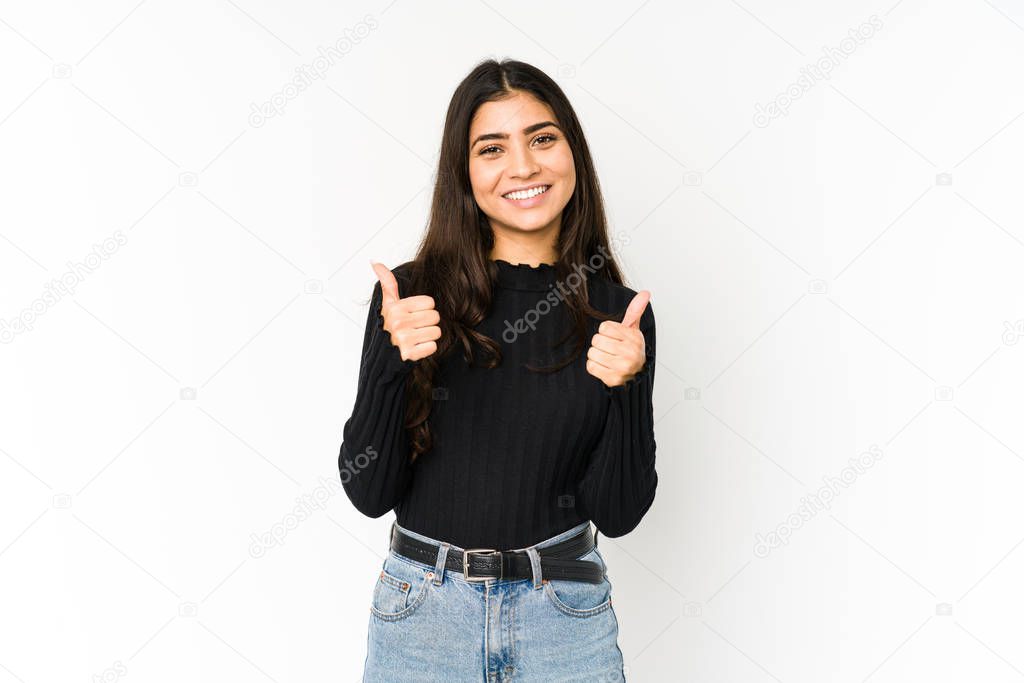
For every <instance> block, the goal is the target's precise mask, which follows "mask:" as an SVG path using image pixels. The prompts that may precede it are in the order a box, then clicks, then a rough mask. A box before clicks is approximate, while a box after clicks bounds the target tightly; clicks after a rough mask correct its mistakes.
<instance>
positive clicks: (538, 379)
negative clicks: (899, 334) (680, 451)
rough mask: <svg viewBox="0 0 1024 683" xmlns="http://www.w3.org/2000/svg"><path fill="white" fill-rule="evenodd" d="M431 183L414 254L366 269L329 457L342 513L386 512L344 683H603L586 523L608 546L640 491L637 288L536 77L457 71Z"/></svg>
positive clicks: (606, 612) (648, 441)
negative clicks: (356, 338)
mask: <svg viewBox="0 0 1024 683" xmlns="http://www.w3.org/2000/svg"><path fill="white" fill-rule="evenodd" d="M437 177H438V182H437V184H436V187H435V189H434V196H433V206H432V208H431V215H430V222H429V225H428V228H427V232H426V235H425V237H424V239H423V242H422V244H421V246H420V248H419V251H418V253H417V254H416V258H415V259H414V260H412V261H409V262H406V263H404V264H402V265H400V266H398V267H396V268H395V269H394V271H393V272H392V271H390V270H388V269H387V268H386V267H384V266H383V265H382V264H376V263H375V264H373V268H374V271H375V272H376V275H377V277H378V282H377V283H375V284H374V288H373V294H372V296H371V300H370V311H369V315H368V317H367V319H366V331H365V335H364V338H363V350H362V360H361V366H360V371H359V382H358V388H357V394H356V401H355V406H354V408H353V412H352V415H351V417H350V418H349V419H348V421H346V423H345V425H344V430H343V443H342V445H341V453H340V455H339V463H338V464H339V468H340V471H341V478H342V482H343V483H344V487H345V491H346V493H347V495H348V497H349V499H350V500H351V501H352V503H353V505H355V507H356V508H357V509H358V510H359V511H360V512H362V513H363V514H365V515H368V516H370V517H380V516H381V515H384V514H386V513H387V512H388V511H390V510H392V509H394V510H395V512H396V520H395V522H394V523H393V524H392V527H391V545H390V550H389V553H388V555H387V557H386V559H385V561H384V564H383V566H382V568H381V572H380V575H379V577H378V579H377V584H376V586H375V588H374V591H373V597H372V602H371V605H370V624H369V632H368V643H367V656H366V662H365V667H364V679H363V680H364V681H389V682H394V681H406V680H408V681H434V680H437V681H441V680H444V681H505V680H515V681H556V680H557V681H570V680H572V681H575V680H579V681H622V680H624V667H623V662H622V653H621V651H620V649H619V647H618V642H617V636H618V620H617V618H616V616H615V613H614V611H613V610H612V606H611V583H610V582H609V580H608V577H607V573H606V571H607V567H606V565H605V562H604V558H603V556H602V555H601V553H600V551H599V550H598V549H597V546H596V536H595V535H594V534H592V533H591V528H590V524H591V522H593V523H594V525H595V526H596V527H597V530H598V531H599V532H601V533H603V534H604V535H605V536H609V537H617V536H622V535H624V534H627V533H629V532H630V531H631V530H633V529H634V528H635V527H636V525H637V524H638V523H639V522H640V520H641V518H642V517H643V516H644V515H645V514H646V512H647V510H648V508H649V507H650V506H651V503H652V502H653V500H654V494H655V488H656V486H657V482H658V477H657V473H656V471H655V440H654V419H653V406H652V391H653V388H654V351H655V334H654V333H655V328H654V312H653V309H652V307H651V306H650V305H648V301H649V297H650V293H649V292H647V291H642V292H639V293H637V292H635V291H634V290H632V289H630V288H629V287H626V286H624V285H623V283H622V276H621V274H620V272H619V268H618V266H617V265H616V263H615V260H614V258H613V257H612V255H611V251H610V249H609V244H608V235H607V226H606V222H605V216H604V209H603V206H602V199H601V195H600V191H599V189H598V182H597V177H596V176H595V173H594V166H593V162H592V160H591V158H590V153H589V150H588V147H587V143H586V140H585V139H584V137H583V132H582V129H581V126H580V123H579V121H578V120H577V118H576V115H575V113H574V112H573V110H572V108H571V106H570V104H569V102H568V100H567V99H566V97H565V95H564V94H563V93H562V91H561V89H560V88H559V87H558V86H557V85H556V84H555V82H554V81H552V80H551V79H550V78H549V77H548V76H546V75H545V74H544V73H543V72H541V71H539V70H538V69H536V68H534V67H532V66H530V65H528V64H524V63H522V62H517V61H511V60H505V61H502V62H501V63H498V62H495V61H487V62H483V63H481V64H480V65H478V66H477V67H476V68H475V69H474V70H473V71H472V72H471V73H470V74H469V75H468V76H467V77H466V78H465V79H464V80H463V82H462V83H461V84H460V85H459V86H458V88H457V89H456V91H455V94H454V95H453V97H452V101H451V104H450V106H449V109H448V114H447V118H446V121H445V131H444V138H443V140H442V146H441V152H440V164H439V169H438V175H437ZM371 263H373V262H372V261H371ZM584 349H585V350H586V353H585V354H584V353H583V352H584Z"/></svg>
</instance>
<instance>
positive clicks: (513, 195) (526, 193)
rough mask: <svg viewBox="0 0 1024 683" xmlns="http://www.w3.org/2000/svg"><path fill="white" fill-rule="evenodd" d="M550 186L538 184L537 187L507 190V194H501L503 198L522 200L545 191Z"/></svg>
mask: <svg viewBox="0 0 1024 683" xmlns="http://www.w3.org/2000/svg"><path fill="white" fill-rule="evenodd" d="M550 188H551V186H550V185H539V186H538V187H531V188H530V189H529V190H520V191H518V192H509V193H508V194H503V195H501V196H502V197H504V198H505V199H511V200H513V201H522V200H524V199H532V198H534V197H537V196H540V195H542V194H544V193H545V192H547V191H548V190H549V189H550Z"/></svg>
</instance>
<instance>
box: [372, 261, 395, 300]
mask: <svg viewBox="0 0 1024 683" xmlns="http://www.w3.org/2000/svg"><path fill="white" fill-rule="evenodd" d="M370 265H371V267H372V268H373V272H374V273H376V274H377V279H378V280H380V293H381V297H382V301H381V303H387V302H389V301H398V300H399V299H400V298H401V297H400V296H399V295H398V280H396V279H395V274H394V273H392V272H391V271H390V270H388V267H387V266H385V265H384V264H383V263H377V262H376V261H374V260H372V259H371V260H370Z"/></svg>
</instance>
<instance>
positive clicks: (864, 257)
mask: <svg viewBox="0 0 1024 683" xmlns="http://www.w3.org/2000/svg"><path fill="white" fill-rule="evenodd" d="M85 5H86V3H72V2H64V3H43V2H39V3H13V2H4V3H2V4H0V65H2V67H0V68H2V72H0V73H2V87H0V159H2V163H0V320H2V321H3V322H0V335H2V336H3V337H4V339H3V341H4V343H3V344H2V345H0V377H2V380H3V382H2V386H3V392H2V396H0V487H2V490H0V493H2V496H0V683H8V682H13V681H20V682H22V683H42V682H51V681H62V682H63V681H92V680H107V681H114V680H125V681H200V680H201V681H267V680H269V681H277V682H279V683H286V682H289V681H294V682H299V681H302V682H307V681H355V680H358V678H359V675H360V671H361V668H362V663H363V658H364V656H365V644H366V626H367V621H368V618H369V612H368V606H369V600H370V591H371V590H372V587H373V583H374V581H375V580H376V575H377V572H378V571H379V568H380V565H381V562H382V560H383V557H384V553H385V552H386V539H387V530H388V527H389V525H390V523H391V519H392V518H393V515H392V514H389V515H387V516H385V517H383V518H380V519H376V520H371V519H368V518H365V517H362V516H361V515H360V514H359V513H358V512H356V511H355V509H354V508H352V507H351V505H350V504H349V502H348V500H347V499H346V498H345V496H344V493H343V492H342V491H341V489H340V487H339V486H338V485H337V484H336V482H337V469H336V468H337V462H336V458H337V450H338V446H339V444H340V435H341V426H342V424H343V422H344V420H345V419H346V418H347V416H348V415H349V413H350V411H351V408H352V402H353V399H354V392H355V387H356V373H357V370H358V361H359V347H360V344H361V341H362V331H363V324H364V321H365V316H366V302H367V300H368V297H369V294H370V291H371V287H372V285H373V282H374V279H373V273H372V271H371V269H370V266H369V264H368V259H369V258H375V259H378V260H380V261H382V262H384V263H385V264H387V265H390V266H394V265H396V264H398V263H400V262H402V261H405V260H407V259H409V258H411V256H412V255H413V253H414V249H415V246H416V243H417V241H418V240H419V238H420V236H421V234H422V231H423V228H424V226H425V224H426V212H427V209H428V202H429V196H430V187H431V183H432V175H433V172H434V166H435V162H436V157H437V152H438V146H439V143H440V137H441V128H442V124H443V119H444V113H445V109H446V107H447V105H448V101H449V98H450V96H451V93H452V90H453V89H454V87H455V86H456V85H457V83H458V82H459V81H460V80H461V79H462V77H463V76H464V75H465V74H466V73H467V72H468V71H469V70H470V69H471V68H472V66H473V65H474V64H475V63H476V62H477V61H478V60H480V59H483V58H486V57H488V56H497V57H506V56H509V57H514V58H518V59H522V60H525V61H528V62H531V63H533V64H535V65H536V66H538V67H540V68H541V69H543V70H545V71H546V72H547V73H549V74H551V75H552V76H553V77H555V78H556V79H557V80H558V82H559V83H560V85H561V86H562V87H563V88H564V89H565V91H566V93H567V95H568V96H569V98H570V99H571V101H572V103H573V105H574V107H576V110H577V112H578V114H579V116H580V119H581V120H582V122H583V124H584V127H585V130H586V133H587V136H588V140H589V143H590V145H591V149H592V151H593V154H594V158H595V162H596V164H597V168H598V173H599V177H600V181H601V185H602V188H603V189H604V192H605V193H606V199H607V202H608V211H609V218H610V221H611V228H612V230H613V231H614V232H617V233H620V234H628V235H629V236H630V239H629V244H628V246H627V247H625V248H624V249H623V250H622V252H621V253H619V254H618V256H619V258H620V259H621V263H622V264H623V266H624V268H625V270H626V272H627V274H628V282H629V284H630V285H631V286H632V287H634V288H635V289H644V288H645V289H649V290H650V291H651V292H652V303H653V305H655V306H656V307H657V311H658V336H659V338H658V351H659V358H658V374H657V387H656V395H655V408H656V412H657V420H658V421H657V426H656V433H657V441H658V471H659V475H660V485H659V489H658V497H657V500H656V502H655V504H654V507H653V508H652V509H651V511H650V512H649V514H648V515H647V517H646V518H645V519H644V520H643V522H642V523H641V525H640V527H639V528H638V529H637V530H636V531H634V532H633V533H631V534H629V535H628V536H626V537H623V538H619V539H608V538H604V537H602V538H601V540H600V544H601V548H602V550H603V551H604V554H605V557H606V559H607V560H608V563H609V567H610V577H611V579H612V581H613V584H614V591H615V593H614V594H615V606H616V612H617V614H618V618H619V623H620V645H621V647H622V650H623V652H624V655H625V661H626V666H627V675H628V678H629V679H630V680H634V681H668V680H679V681H705V682H722V681H729V682H733V681H735V682H743V683H748V682H755V683H760V682H768V681H785V682H786V683H800V682H806V683H819V682H821V681H836V682H847V681H849V682H854V681H866V680H870V681H875V682H878V683H882V682H906V681H940V680H941V681H966V680H970V681H987V682H1002V681H1020V680H1022V679H1024V646H1022V643H1024V627H1022V626H1021V617H1020V615H1021V604H1022V599H1024V588H1022V587H1021V583H1020V581H1019V577H1020V576H1021V575H1022V574H1024V549H1022V548H1021V547H1020V546H1021V542H1022V540H1024V539H1022V537H1024V514H1022V513H1024V498H1022V496H1021V486H1022V484H1024V455H1022V454H1024V424H1022V421H1021V414H1022V413H1021V408H1022V404H1024V397H1022V383H1021V378H1022V377H1024V374H1022V370H1024V343H1022V341H1021V340H1022V337H1024V302H1022V298H1021V294H1022V292H1024V270H1022V268H1021V264H1022V258H1024V204H1022V203H1021V201H1020V196H1021V187H1022V184H1024V171H1022V170H1021V169H1022V167H1021V165H1020V159H1021V151H1022V149H1024V147H1022V146H1024V117H1022V114H1024V89H1022V88H1021V87H1020V74H1021V71H1022V67H1024V10H1022V9H1021V8H1020V6H1019V4H1017V3H1013V2H1010V1H1009V0H993V1H992V2H986V1H967V0H964V1H962V2H924V1H923V0H904V1H902V2H895V0H892V1H891V2H886V3H882V4H877V3H875V4H872V3H863V2H829V3H822V2H810V1H809V0H808V1H800V2H788V3H772V2H767V1H766V0H746V1H744V2H740V3H736V2H721V3H708V2H699V3H698V2H667V1H665V0H661V1H658V2H626V3H622V2H614V3H613V2H605V3H565V2H550V1H549V2H543V3H531V2H520V3H496V2H490V3H485V2H458V3H456V2H431V3H417V2H412V0H397V1H396V2H391V3H390V4H389V3H388V2H387V0H384V1H383V2H379V3H373V2H371V3H343V4H342V3H331V2H326V1H320V2H306V3H303V4H296V3H269V2H260V1H257V0H211V1H208V2H195V1H192V2H188V1H186V2H168V1H167V0H143V1H142V2H138V3H137V4H136V0H128V1H127V2H106V3H89V5H90V6H89V7H86V6H85ZM872 15H876V17H877V21H878V22H879V24H880V26H881V27H880V28H878V29H876V30H875V31H874V32H873V34H872V35H871V36H870V38H867V39H864V40H862V41H860V42H852V41H849V40H848V41H845V42H844V39H846V38H848V36H849V32H850V31H851V30H852V31H854V32H856V31H857V30H858V27H861V26H862V24H866V25H868V26H869V27H870V23H868V22H869V21H870V17H871V16H872ZM370 24H372V25H373V28H372V29H371V30H369V31H366V30H365V29H366V27H367V26H369V25H370ZM346 35H348V36H356V37H357V38H358V39H357V40H355V41H353V43H352V44H351V45H349V48H348V49H347V51H346V52H345V53H344V54H343V55H342V56H341V58H338V59H336V60H335V61H334V63H333V64H331V66H330V68H329V69H328V70H327V71H326V72H325V73H324V77H323V78H322V79H318V80H316V81H315V82H314V83H313V84H312V86H311V87H309V88H307V89H305V90H304V91H302V92H300V93H292V94H293V95H294V97H291V98H289V99H287V101H286V102H285V103H284V106H283V108H282V109H281V112H280V114H279V115H277V116H274V117H270V118H268V119H266V120H264V121H261V122H259V123H261V124H262V125H253V122H252V121H251V120H250V112H251V106H252V105H253V104H254V103H255V104H259V103H262V102H265V101H267V100H270V99H271V98H272V97H273V96H275V94H278V93H281V92H282V89H283V88H284V86H285V85H286V84H287V83H288V82H289V80H290V79H291V77H292V76H293V75H294V74H295V73H296V72H295V69H296V68H301V67H303V66H304V65H310V64H312V63H313V61H314V60H315V59H316V58H317V56H318V54H319V53H318V48H325V49H326V48H327V47H328V46H331V45H334V44H335V43H336V42H337V41H338V39H339V38H343V37H345V36H346ZM843 45H847V46H850V45H853V46H854V47H853V49H850V50H847V51H845V52H843V53H842V54H841V55H840V56H839V57H833V59H834V61H833V67H834V69H833V71H832V72H831V75H830V77H829V78H827V79H826V78H819V79H816V80H815V79H811V80H806V78H807V77H806V76H804V78H805V80H804V82H803V85H800V79H801V76H802V75H804V74H805V73H810V70H809V68H808V67H809V65H814V64H817V63H818V62H819V61H820V60H822V59H825V58H826V54H829V52H828V51H829V50H831V51H832V52H831V54H832V55H835V54H836V52H835V50H842V46H843ZM791 86H793V88H794V90H793V92H794V93H795V94H796V95H797V96H795V97H793V98H791V101H790V103H789V106H788V109H787V113H786V114H785V115H781V116H777V117H775V118H771V119H770V120H768V121H764V120H761V121H760V122H756V121H755V117H754V115H755V112H756V111H757V107H758V105H766V104H768V103H769V102H771V101H774V100H775V99H776V98H777V96H779V95H780V94H781V93H785V92H786V91H787V89H789V88H790V87H791ZM758 123H760V124H765V123H767V125H758ZM942 174H949V175H942ZM119 236H120V240H121V241H122V242H124V243H123V244H118V243H117V240H118V239H119ZM104 240H108V244H109V245H115V246H116V248H114V249H113V250H112V252H111V253H106V252H104V253H105V257H104V258H100V259H98V260H97V259H96V257H95V256H93V257H91V258H92V260H93V263H94V265H95V266H96V267H95V268H93V269H88V270H82V269H81V268H79V269H78V270H77V271H76V270H75V268H76V266H75V264H78V263H85V262H86V259H87V257H89V255H90V254H92V253H93V250H94V249H100V250H102V244H103V242H104ZM76 272H77V273H79V275H75V273H76ZM62 277H68V278H70V280H71V281H73V282H74V283H75V288H74V292H73V294H72V293H70V292H69V293H68V294H66V295H62V296H60V297H57V298H56V299H54V298H52V297H51V299H50V300H49V301H47V300H46V299H45V298H44V295H45V294H46V293H47V292H48V291H49V290H48V287H49V286H51V285H49V284H48V283H51V282H52V281H53V280H55V279H60V278H62ZM33 306H35V308H36V310H35V312H34V313H29V314H25V313H24V311H26V310H29V311H31V310H32V308H33ZM22 318H24V319H27V320H29V322H30V327H31V329H27V326H26V329H20V330H16V325H15V321H16V320H18V319H22ZM873 446H876V447H877V449H876V452H878V453H881V457H880V458H879V459H878V460H877V462H873V464H872V465H871V467H870V468H868V469H864V470H862V471H861V472H860V473H859V474H856V476H855V479H854V480H853V481H852V482H851V483H849V484H844V485H842V486H839V487H836V488H835V491H836V492H837V495H835V496H834V500H833V501H831V503H830V505H829V507H828V509H821V510H818V511H817V512H816V513H814V514H811V515H809V516H808V518H807V519H801V518H799V517H795V518H794V517H791V514H793V513H795V512H797V511H798V510H799V507H800V506H801V504H802V503H801V499H802V498H804V499H805V500H807V499H808V498H810V497H816V496H818V495H820V494H819V490H820V489H821V488H822V487H823V486H825V480H827V479H829V478H833V477H839V476H840V475H841V474H842V473H843V469H844V468H845V467H847V466H848V464H849V459H850V458H856V457H857V456H858V455H860V454H862V453H865V452H868V451H869V449H870V448H872V447H873ZM314 497H318V498H319V499H320V500H323V501H324V504H323V505H322V506H319V508H318V509H314V510H313V512H312V514H310V515H308V517H307V518H306V519H303V520H302V521H301V522H300V523H299V524H298V525H297V526H293V528H290V529H288V530H287V533H286V534H285V535H284V536H283V537H282V538H281V539H280V542H279V543H276V544H273V545H270V546H262V551H263V552H262V553H259V552H254V548H257V549H258V548H260V547H261V546H260V544H259V543H255V544H254V541H253V538H255V537H259V536H260V535H262V534H265V533H267V532H269V531H270V530H272V529H275V528H283V527H282V525H283V524H285V522H286V520H288V519H289V514H290V513H291V512H292V510H293V508H294V507H296V506H297V504H298V503H297V501H301V500H303V499H312V498H314ZM787 520H788V521H787ZM785 526H789V529H790V531H791V534H790V537H789V539H788V541H787V542H786V543H785V544H784V545H780V546H779V547H776V548H772V549H770V552H767V553H760V554H759V553H758V552H757V548H756V539H757V538H758V534H768V533H769V532H771V531H773V530H776V529H778V528H780V527H785ZM762 555H763V556H762Z"/></svg>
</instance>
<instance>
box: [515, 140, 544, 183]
mask: <svg viewBox="0 0 1024 683" xmlns="http://www.w3.org/2000/svg"><path fill="white" fill-rule="evenodd" d="M509 159H510V161H509V172H510V173H511V174H512V175H513V176H514V177H516V178H529V177H530V176H532V175H533V174H534V173H536V172H537V171H538V170H539V165H538V164H537V161H536V159H534V158H533V150H531V149H530V146H529V145H514V146H513V148H512V152H511V155H510V157H509Z"/></svg>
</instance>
